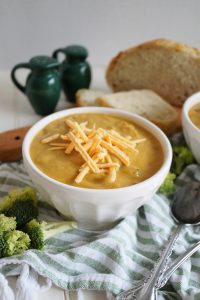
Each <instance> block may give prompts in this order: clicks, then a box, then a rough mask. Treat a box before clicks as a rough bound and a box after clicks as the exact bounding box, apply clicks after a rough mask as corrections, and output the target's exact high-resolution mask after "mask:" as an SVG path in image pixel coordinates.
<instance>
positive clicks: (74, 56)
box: [53, 45, 91, 102]
mask: <svg viewBox="0 0 200 300" xmlns="http://www.w3.org/2000/svg"><path fill="white" fill-rule="evenodd" d="M59 52H61V53H63V54H65V59H64V61H63V62H62V64H61V66H60V74H61V82H62V87H63V90H64V93H65V95H66V98H67V100H69V101H70V102H75V94H76V92H77V91H78V90H79V89H82V88H88V87H89V86H90V82H91V69H90V65H89V63H88V62H87V61H86V58H87V57H88V51H87V49H86V48H85V47H83V46H78V45H71V46H68V47H66V48H60V49H57V50H55V51H54V52H53V57H54V58H57V55H58V53H59Z"/></svg>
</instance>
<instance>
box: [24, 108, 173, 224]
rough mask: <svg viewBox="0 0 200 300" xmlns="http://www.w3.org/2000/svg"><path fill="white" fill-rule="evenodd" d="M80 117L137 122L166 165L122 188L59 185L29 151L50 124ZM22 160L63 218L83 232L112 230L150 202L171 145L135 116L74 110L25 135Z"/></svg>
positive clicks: (50, 118) (39, 124) (45, 121)
mask: <svg viewBox="0 0 200 300" xmlns="http://www.w3.org/2000/svg"><path fill="white" fill-rule="evenodd" d="M81 113H98V114H102V117H103V115H105V114H109V115H115V116H120V117H122V118H125V119H128V120H130V121H133V122H135V123H136V124H138V125H140V126H142V127H143V128H146V129H147V130H148V131H150V132H151V133H152V134H153V135H154V136H155V137H156V138H157V139H158V140H159V142H160V144H161V146H162V149H163V153H164V162H163V165H162V166H161V168H160V169H159V170H158V172H157V173H156V174H154V175H153V176H152V177H150V178H149V179H147V180H145V181H143V182H141V183H138V184H135V185H132V186H128V187H123V188H116V189H101V190H100V189H87V188H79V187H74V186H70V185H67V184H63V183H61V182H58V181H56V180H54V179H52V178H50V177H48V176H47V175H45V174H44V173H42V172H41V171H40V170H39V169H38V168H37V167H36V166H35V165H34V163H33V162H32V160H31V157H30V153H29V148H30V144H31V142H32V139H33V137H34V136H35V135H36V133H37V132H38V131H40V130H41V129H42V128H43V127H44V126H46V125H47V124H49V123H50V122H52V121H54V120H56V119H59V118H62V117H64V116H69V115H72V114H81ZM22 150H23V159H24V164H25V167H26V170H27V172H28V174H29V175H30V177H31V179H32V180H33V182H34V184H35V185H36V187H37V188H38V190H39V192H40V193H41V195H42V196H43V198H44V199H45V200H46V201H48V202H49V203H50V204H52V205H53V206H54V207H55V208H56V209H57V210H58V211H59V212H61V213H62V214H63V215H64V216H67V217H70V218H73V219H75V220H77V221H78V222H79V224H80V225H81V226H82V227H84V228H90V229H102V228H107V227H109V226H112V225H113V223H114V222H115V221H118V220H119V219H121V218H123V217H125V216H127V215H129V214H131V213H133V212H134V211H135V210H136V209H137V208H138V207H140V206H141V205H143V204H144V203H146V202H147V201H149V200H150V199H151V197H152V196H153V194H154V193H155V192H156V191H157V190H158V188H159V187H160V185H161V184H162V182H163V180H164V179H165V177H166V176H167V174H168V172H169V169H170V165H171V160H172V150H171V145H170V143H169V141H168V139H167V137H166V136H165V134H164V133H163V132H162V131H161V130H160V129H159V128H158V127H156V126H155V125H154V124H152V123H151V122H149V121H147V120H145V119H144V118H142V117H140V116H137V115H135V114H132V113H128V112H125V111H122V110H116V109H112V108H100V107H85V108H73V109H68V110H64V111H61V112H57V113H54V114H52V115H50V116H48V117H46V118H44V119H42V120H40V121H39V122H37V123H36V124H35V125H34V126H33V127H32V128H31V129H30V130H29V131H28V133H27V134H26V137H25V139H24V143H23V149H22Z"/></svg>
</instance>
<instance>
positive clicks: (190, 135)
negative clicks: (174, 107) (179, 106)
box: [182, 92, 200, 164]
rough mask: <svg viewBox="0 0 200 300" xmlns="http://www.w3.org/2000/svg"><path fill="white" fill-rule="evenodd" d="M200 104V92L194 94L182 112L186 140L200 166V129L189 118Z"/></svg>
mask: <svg viewBox="0 0 200 300" xmlns="http://www.w3.org/2000/svg"><path fill="white" fill-rule="evenodd" d="M198 103H200V92H198V93H195V94H193V95H192V96H191V97H189V98H188V100H187V101H186V102H185V104H184V106H183V110H182V126H183V133H184V137H185V140H186V142H187V144H188V147H189V148H190V149H191V151H192V153H193V155H194V157H195V159H196V161H197V162H198V163H199V164H200V129H199V128H197V127H196V126H195V125H194V124H193V123H192V121H191V119H190V117H189V111H190V109H191V108H192V107H193V106H194V105H196V104H198Z"/></svg>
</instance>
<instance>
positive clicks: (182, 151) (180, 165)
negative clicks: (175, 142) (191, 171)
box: [171, 146, 195, 176]
mask: <svg viewBox="0 0 200 300" xmlns="http://www.w3.org/2000/svg"><path fill="white" fill-rule="evenodd" d="M172 149H173V160H172V166H171V172H172V173H174V174H175V175H176V176H178V175H180V174H181V172H182V171H183V169H184V168H185V167H186V166H187V165H190V164H192V163H193V162H194V161H195V160H194V157H193V154H192V152H191V150H190V149H189V148H188V147H186V146H173V147H172Z"/></svg>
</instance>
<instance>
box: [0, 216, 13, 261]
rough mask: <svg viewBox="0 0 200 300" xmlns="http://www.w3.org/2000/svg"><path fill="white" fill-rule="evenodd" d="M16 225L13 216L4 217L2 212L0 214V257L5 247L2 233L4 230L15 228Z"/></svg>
mask: <svg viewBox="0 0 200 300" xmlns="http://www.w3.org/2000/svg"><path fill="white" fill-rule="evenodd" d="M16 225H17V224H16V221H15V218H12V217H11V218H9V217H6V216H5V215H3V214H1V215H0V257H2V255H3V249H4V247H5V243H4V239H3V235H4V234H5V232H8V231H12V230H15V229H16Z"/></svg>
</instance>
